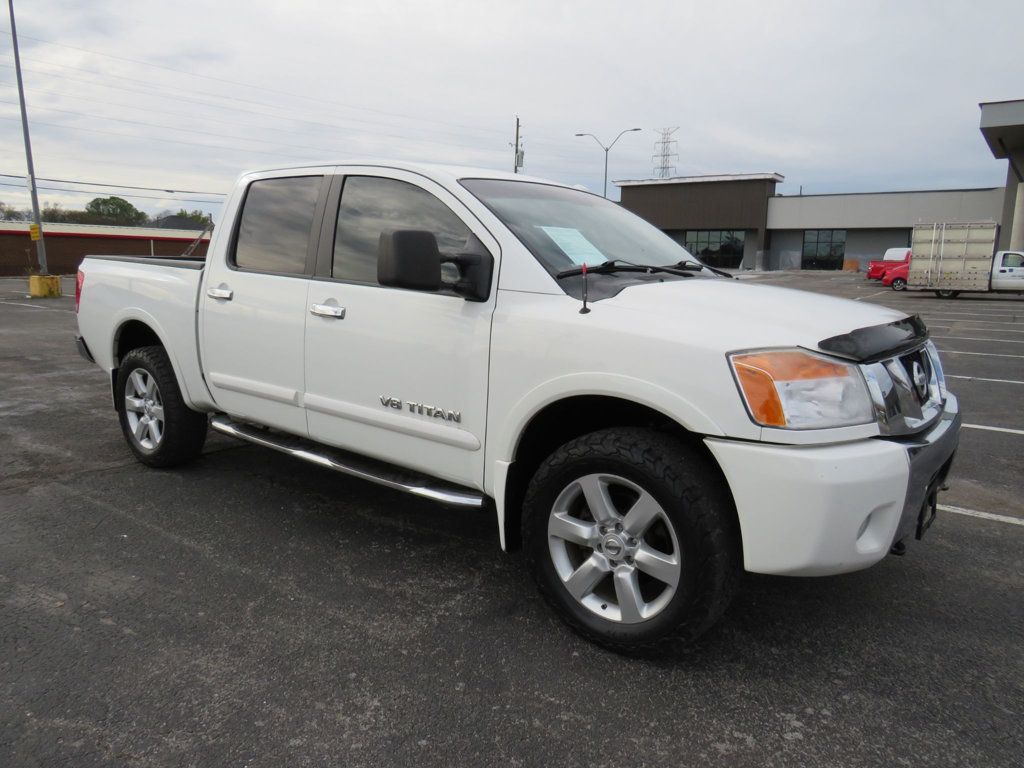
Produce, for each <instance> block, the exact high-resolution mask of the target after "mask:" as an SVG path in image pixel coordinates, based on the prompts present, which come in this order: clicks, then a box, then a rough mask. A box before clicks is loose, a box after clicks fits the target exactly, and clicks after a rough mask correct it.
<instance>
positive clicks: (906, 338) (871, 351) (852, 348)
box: [818, 315, 928, 363]
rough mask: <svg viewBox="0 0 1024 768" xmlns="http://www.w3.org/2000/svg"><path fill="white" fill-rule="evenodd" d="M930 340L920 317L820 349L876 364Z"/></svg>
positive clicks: (843, 338) (852, 333) (843, 336)
mask: <svg viewBox="0 0 1024 768" xmlns="http://www.w3.org/2000/svg"><path fill="white" fill-rule="evenodd" d="M926 341H928V329H927V328H926V327H925V324H924V321H923V320H922V319H921V317H920V316H919V315H914V316H912V317H906V318H904V319H902V320H897V321H896V322H894V323H886V324H885V325H872V326H869V327H867V328H858V329H857V330H855V331H850V332H849V333H843V334H840V335H839V336H832V337H830V338H827V339H824V340H823V341H819V342H818V348H819V349H822V350H824V351H825V352H830V353H832V354H833V355H838V356H839V357H845V358H847V359H849V360H856V361H857V362H858V363H873V362H876V361H878V360H882V359H884V358H887V357H893V356H895V355H898V354H900V353H902V352H907V351H909V350H911V349H913V348H914V347H917V346H920V345H921V344H923V343H924V342H926Z"/></svg>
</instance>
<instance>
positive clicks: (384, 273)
mask: <svg viewBox="0 0 1024 768" xmlns="http://www.w3.org/2000/svg"><path fill="white" fill-rule="evenodd" d="M377 282H378V283H380V284H381V285H386V286H389V287H391V288H407V289H409V290H411V291H437V290H439V289H440V288H441V254H440V252H439V251H438V250H437V238H436V237H434V235H433V233H432V232H427V231H425V230H418V229H397V230H394V231H392V232H381V233H380V241H379V243H378V246H377Z"/></svg>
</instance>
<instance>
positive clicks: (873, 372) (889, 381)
mask: <svg viewBox="0 0 1024 768" xmlns="http://www.w3.org/2000/svg"><path fill="white" fill-rule="evenodd" d="M862 370H863V371H864V378H865V380H866V381H867V384H868V390H869V391H870V392H871V399H872V401H873V403H874V407H875V415H876V417H877V419H878V424H879V428H880V430H881V432H882V434H886V435H908V434H913V433H915V432H919V431H920V430H922V429H925V428H926V427H928V426H929V425H930V424H931V423H932V422H934V421H935V419H936V418H938V416H939V415H940V414H941V413H942V393H941V391H940V388H939V382H938V376H937V374H936V371H935V366H934V365H932V361H931V357H930V356H929V354H928V350H927V349H926V348H925V347H923V346H922V347H918V348H917V349H914V350H912V351H910V352H906V353H904V354H901V355H898V356H896V357H892V358H889V359H887V360H882V361H880V362H877V363H870V364H868V365H864V366H862Z"/></svg>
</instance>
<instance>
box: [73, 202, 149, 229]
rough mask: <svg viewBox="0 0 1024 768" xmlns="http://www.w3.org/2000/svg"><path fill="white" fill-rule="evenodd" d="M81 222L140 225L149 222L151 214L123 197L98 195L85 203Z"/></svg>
mask: <svg viewBox="0 0 1024 768" xmlns="http://www.w3.org/2000/svg"><path fill="white" fill-rule="evenodd" d="M84 214H85V215H84V216H83V217H82V220H81V221H79V222H77V223H80V224H113V225H117V226H122V227H140V226H142V225H143V224H148V223H149V216H148V215H147V214H146V213H145V211H140V210H139V209H138V208H136V207H135V206H134V205H132V204H131V203H129V202H128V201H127V200H125V199H124V198H123V197H97V198H93V199H92V200H90V201H89V202H88V203H86V205H85V211H84Z"/></svg>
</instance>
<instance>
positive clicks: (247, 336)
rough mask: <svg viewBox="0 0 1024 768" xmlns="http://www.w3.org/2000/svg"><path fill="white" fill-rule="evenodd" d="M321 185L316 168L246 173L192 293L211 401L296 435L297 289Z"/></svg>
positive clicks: (323, 191)
mask: <svg viewBox="0 0 1024 768" xmlns="http://www.w3.org/2000/svg"><path fill="white" fill-rule="evenodd" d="M329 185H330V175H329V172H328V173H325V172H323V171H321V172H316V171H310V172H309V173H303V172H299V173H296V172H295V171H291V172H288V173H286V174H285V173H278V174H274V173H261V174H257V175H255V176H254V177H252V178H251V179H250V180H249V182H248V184H247V186H246V187H245V189H244V190H243V193H242V195H243V196H242V198H241V200H240V201H238V202H237V203H234V202H233V203H232V205H234V206H235V207H234V209H233V210H227V211H225V219H226V221H227V222H233V224H234V230H233V231H232V232H231V233H230V237H229V238H227V242H226V245H225V247H224V248H223V249H221V248H218V249H217V251H216V252H215V253H213V254H211V256H210V257H209V258H208V259H207V266H206V269H207V270H208V274H207V275H206V279H205V284H204V285H203V288H202V291H201V292H200V295H199V308H200V331H201V339H202V364H203V370H204V373H205V376H206V381H207V383H208V385H209V388H210V393H211V394H212V395H213V398H214V400H215V401H216V403H217V405H218V406H219V407H220V408H221V409H223V410H224V411H225V412H227V413H228V414H230V415H232V416H235V417H239V418H243V419H249V420H252V421H255V422H257V423H259V424H263V425H266V426H271V427H277V428H278V429H282V430H285V431H287V432H291V433H293V434H297V435H303V436H304V435H306V434H307V429H306V414H305V411H304V410H303V408H302V394H303V390H304V381H303V377H304V375H305V374H304V371H303V344H304V333H305V326H306V315H307V310H306V294H307V293H308V290H309V278H310V275H311V274H312V272H313V265H314V264H315V260H316V242H317V236H318V235H319V230H320V225H321V222H322V219H323V211H324V205H325V204H326V199H327V191H328V187H329ZM229 207H230V206H229ZM232 213H234V215H233V216H232Z"/></svg>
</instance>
